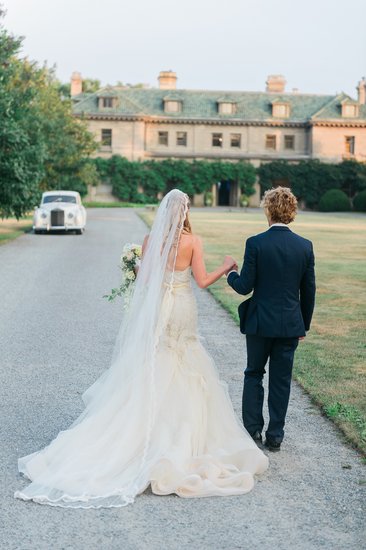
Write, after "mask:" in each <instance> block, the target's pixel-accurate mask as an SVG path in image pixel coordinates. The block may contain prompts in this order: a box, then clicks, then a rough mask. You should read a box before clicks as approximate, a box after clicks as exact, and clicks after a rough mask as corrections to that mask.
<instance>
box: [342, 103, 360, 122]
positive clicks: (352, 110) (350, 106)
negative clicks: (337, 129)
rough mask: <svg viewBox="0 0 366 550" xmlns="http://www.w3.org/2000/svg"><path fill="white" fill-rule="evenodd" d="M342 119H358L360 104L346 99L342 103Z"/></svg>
mask: <svg viewBox="0 0 366 550" xmlns="http://www.w3.org/2000/svg"><path fill="white" fill-rule="evenodd" d="M341 107H342V117H345V118H355V117H358V103H356V102H355V101H352V100H351V99H345V100H344V101H342V102H341Z"/></svg>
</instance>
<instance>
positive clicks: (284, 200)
mask: <svg viewBox="0 0 366 550" xmlns="http://www.w3.org/2000/svg"><path fill="white" fill-rule="evenodd" d="M261 206H262V207H263V208H264V210H265V212H266V214H267V216H269V217H270V218H271V222H272V223H286V224H288V223H291V222H293V221H294V219H295V216H296V212H297V199H296V197H295V195H294V194H293V193H292V191H291V189H289V188H288V187H275V188H274V189H268V191H266V192H265V193H264V195H263V198H262V202H261Z"/></svg>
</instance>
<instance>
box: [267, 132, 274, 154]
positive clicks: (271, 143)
mask: <svg viewBox="0 0 366 550" xmlns="http://www.w3.org/2000/svg"><path fill="white" fill-rule="evenodd" d="M266 149H273V150H274V151H275V150H276V136H274V135H267V136H266Z"/></svg>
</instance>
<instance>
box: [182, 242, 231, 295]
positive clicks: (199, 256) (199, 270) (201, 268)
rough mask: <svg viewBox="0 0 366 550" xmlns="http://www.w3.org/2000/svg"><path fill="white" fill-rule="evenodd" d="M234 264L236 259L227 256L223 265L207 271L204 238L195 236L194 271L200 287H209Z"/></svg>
mask: <svg viewBox="0 0 366 550" xmlns="http://www.w3.org/2000/svg"><path fill="white" fill-rule="evenodd" d="M234 265H235V263H234V260H233V259H232V258H230V256H226V257H225V260H224V262H223V264H222V265H220V266H219V267H218V268H217V269H215V271H212V272H211V273H207V271H206V266H205V261H204V258H203V246H202V240H201V239H200V238H199V237H197V236H195V237H194V244H193V255H192V272H193V276H194V278H195V280H196V283H197V284H198V286H199V287H200V288H207V287H208V286H210V285H212V283H215V282H216V281H218V280H219V279H220V277H222V276H223V275H224V274H225V273H227V272H228V271H229V270H230V269H232V268H233V266H234Z"/></svg>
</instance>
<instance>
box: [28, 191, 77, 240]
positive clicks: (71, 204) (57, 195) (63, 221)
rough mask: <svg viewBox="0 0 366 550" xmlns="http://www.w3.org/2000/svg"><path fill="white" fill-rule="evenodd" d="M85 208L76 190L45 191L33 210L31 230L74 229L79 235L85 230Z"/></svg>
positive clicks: (39, 231)
mask: <svg viewBox="0 0 366 550" xmlns="http://www.w3.org/2000/svg"><path fill="white" fill-rule="evenodd" d="M85 224H86V210H85V208H84V206H83V205H82V204H81V198H80V194H79V193H78V192H77V191H47V192H45V193H43V195H42V200H41V204H40V206H39V207H37V208H36V209H35V211H34V215H33V230H34V232H35V233H43V232H46V231H55V230H56V231H75V232H76V233H77V234H78V235H81V234H82V232H83V231H84V230H85Z"/></svg>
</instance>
